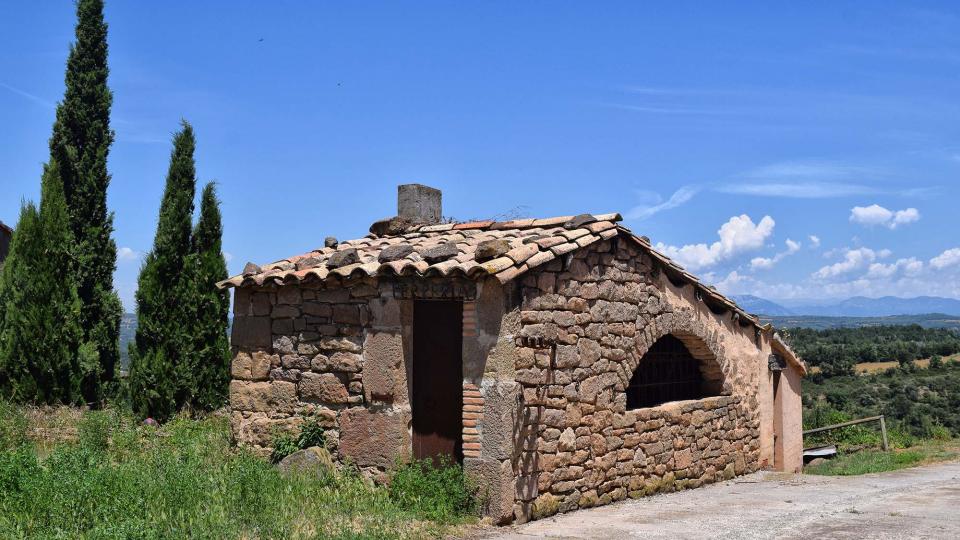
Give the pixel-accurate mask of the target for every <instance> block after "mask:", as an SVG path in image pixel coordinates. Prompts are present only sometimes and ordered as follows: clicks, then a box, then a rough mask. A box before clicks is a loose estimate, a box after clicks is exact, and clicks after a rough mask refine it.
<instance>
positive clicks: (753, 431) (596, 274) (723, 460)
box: [514, 239, 764, 521]
mask: <svg viewBox="0 0 960 540" xmlns="http://www.w3.org/2000/svg"><path fill="white" fill-rule="evenodd" d="M520 315H521V322H522V325H523V326H522V329H521V331H520V334H519V336H518V338H517V342H518V344H519V345H520V347H519V349H518V356H517V358H518V359H517V364H516V368H517V370H516V380H517V381H518V382H519V383H521V385H522V386H523V393H522V402H523V408H522V425H523V427H522V430H521V433H520V438H519V443H518V444H519V446H520V450H522V452H521V453H520V454H519V459H518V461H517V463H516V467H515V473H516V474H517V480H516V493H515V505H514V514H515V518H516V519H518V520H521V521H522V520H526V519H530V518H540V517H544V516H547V515H550V514H552V513H555V512H558V511H568V510H573V509H576V508H582V507H588V506H593V505H596V504H604V503H608V502H612V501H615V500H619V499H623V498H625V497H627V496H641V495H645V494H649V493H653V492H658V491H670V490H674V489H682V488H686V487H694V486H698V485H700V484H702V483H706V482H712V481H714V480H717V479H721V478H726V477H730V476H732V475H734V474H742V473H745V472H749V471H753V470H756V469H757V467H758V464H759V455H760V452H759V436H760V433H759V425H760V417H759V411H758V402H757V400H756V394H757V390H758V386H759V385H758V382H759V377H758V374H759V373H760V372H759V370H758V369H757V365H758V364H759V363H760V362H761V358H763V357H764V353H763V351H762V350H761V349H762V339H761V338H760V336H759V335H757V334H755V332H754V329H753V327H752V326H745V327H741V326H740V325H739V324H738V323H737V322H736V321H734V320H733V319H732V318H731V317H730V315H729V314H723V313H720V314H715V313H713V312H711V311H710V310H709V308H708V307H707V306H705V305H704V304H703V303H702V302H697V300H696V298H695V294H694V293H692V292H691V291H684V290H683V287H682V286H680V287H676V286H674V285H672V284H671V283H670V282H669V280H668V279H667V278H666V277H665V276H664V275H663V274H662V273H658V271H657V269H656V268H654V267H653V265H652V261H651V260H650V259H649V257H648V256H647V255H645V254H642V253H641V252H640V250H639V249H637V248H636V247H635V246H634V245H633V244H631V243H629V242H628V241H626V240H619V241H618V240H616V239H614V240H610V241H604V242H601V243H599V244H597V245H596V247H591V248H588V249H583V250H579V251H576V252H573V253H571V254H569V255H567V256H566V258H565V259H563V260H557V261H554V262H552V263H550V264H549V265H547V266H546V267H545V268H544V269H543V270H540V269H538V270H537V271H535V272H533V273H531V274H530V275H527V276H526V277H524V278H523V280H522V304H521V312H520ZM666 334H673V335H675V336H677V337H678V338H680V339H681V340H682V341H683V342H684V343H685V345H686V346H687V348H688V349H689V350H690V352H691V353H692V355H693V356H695V357H696V358H698V359H699V360H701V365H702V372H703V375H704V378H705V380H708V381H712V382H713V383H714V384H715V385H716V388H717V390H719V391H720V392H722V393H723V394H724V395H721V396H718V397H712V398H706V399H702V400H696V401H685V402H675V403H669V404H665V405H662V406H660V407H656V408H649V409H640V410H635V411H627V410H626V393H625V389H626V387H627V385H628V383H629V380H630V377H631V376H632V373H633V371H634V369H635V368H636V366H637V363H638V362H639V361H640V359H641V357H642V356H643V353H644V352H645V351H646V350H647V349H648V348H649V347H650V346H651V345H652V344H653V343H654V342H656V340H657V339H659V338H660V337H662V336H664V335H666Z"/></svg>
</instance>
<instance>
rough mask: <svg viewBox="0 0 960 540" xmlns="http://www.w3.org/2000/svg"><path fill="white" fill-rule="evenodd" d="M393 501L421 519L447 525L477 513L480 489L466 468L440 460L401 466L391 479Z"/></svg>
mask: <svg viewBox="0 0 960 540" xmlns="http://www.w3.org/2000/svg"><path fill="white" fill-rule="evenodd" d="M390 498H391V499H392V500H394V501H395V502H397V504H399V505H400V507H402V508H405V509H407V510H410V511H412V512H414V513H415V514H417V515H418V516H420V517H423V518H426V519H430V520H434V521H439V522H448V521H451V520H453V519H454V518H457V517H460V516H465V515H474V514H476V513H477V512H478V509H479V505H478V502H477V486H476V484H475V483H474V482H473V481H472V480H471V479H469V478H468V477H467V475H466V474H465V473H464V470H463V467H461V466H460V465H458V464H455V463H449V462H448V461H446V460H441V463H440V465H439V466H434V464H433V462H431V461H430V460H422V461H414V462H411V463H408V464H404V465H399V466H398V467H397V468H396V469H395V470H394V472H393V475H392V477H391V478H390Z"/></svg>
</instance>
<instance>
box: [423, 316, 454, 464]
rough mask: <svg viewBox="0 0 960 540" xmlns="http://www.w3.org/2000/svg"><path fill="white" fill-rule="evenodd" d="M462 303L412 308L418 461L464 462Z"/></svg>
mask: <svg viewBox="0 0 960 540" xmlns="http://www.w3.org/2000/svg"><path fill="white" fill-rule="evenodd" d="M462 343H463V303H462V302H451V301H445V300H417V301H416V302H415V303H414V306H413V383H412V390H413V399H412V400H411V406H412V409H413V457H414V458H415V459H427V458H430V459H432V460H433V461H434V463H439V461H440V459H441V458H442V457H443V456H446V457H447V458H448V460H449V461H450V462H453V463H461V462H463V359H462V350H463V348H462Z"/></svg>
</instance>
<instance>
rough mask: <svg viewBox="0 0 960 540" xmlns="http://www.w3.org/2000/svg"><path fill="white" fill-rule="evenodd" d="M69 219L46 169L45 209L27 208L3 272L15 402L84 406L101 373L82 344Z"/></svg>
mask: <svg viewBox="0 0 960 540" xmlns="http://www.w3.org/2000/svg"><path fill="white" fill-rule="evenodd" d="M72 246H73V242H72V233H71V230H70V222H69V217H68V213H67V205H66V199H65V196H64V192H63V184H62V183H61V181H60V176H59V167H58V166H57V162H56V161H51V162H50V164H49V165H47V166H45V167H44V173H43V180H42V182H41V194H40V209H39V211H38V210H37V209H36V208H35V207H34V206H33V204H32V203H27V204H24V205H23V207H22V209H21V212H20V219H19V221H18V224H17V232H16V234H15V235H14V238H13V243H12V246H11V250H10V254H9V257H8V258H7V261H6V264H5V265H4V267H3V271H2V274H0V302H2V304H3V305H2V312H3V320H2V325H0V362H2V365H0V372H2V373H0V381H3V382H0V384H2V385H3V386H4V388H3V390H4V393H5V394H6V395H8V396H9V397H10V398H12V399H14V400H16V401H31V402H36V403H51V404H52V403H82V402H83V401H84V399H83V395H82V394H81V384H82V381H83V379H84V378H86V377H88V376H95V375H96V373H97V371H98V370H99V367H100V366H99V363H98V362H97V355H96V353H95V352H94V351H93V350H92V348H91V347H89V346H83V345H81V342H82V336H81V329H80V326H79V312H80V309H81V304H80V299H79V297H78V296H77V289H76V286H75V285H74V282H73V281H72V280H71V279H69V278H70V276H71V274H72V272H73V270H74V257H73V254H72V253H71V252H70V250H71V248H72Z"/></svg>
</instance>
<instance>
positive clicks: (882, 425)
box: [880, 414, 890, 452]
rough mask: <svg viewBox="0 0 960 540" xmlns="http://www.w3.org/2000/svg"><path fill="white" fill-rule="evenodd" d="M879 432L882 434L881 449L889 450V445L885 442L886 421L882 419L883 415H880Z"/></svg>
mask: <svg viewBox="0 0 960 540" xmlns="http://www.w3.org/2000/svg"><path fill="white" fill-rule="evenodd" d="M880 433H882V434H883V451H884V452H889V451H890V445H889V444H887V422H886V421H885V420H884V418H883V415H882V414H881V415H880Z"/></svg>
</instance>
